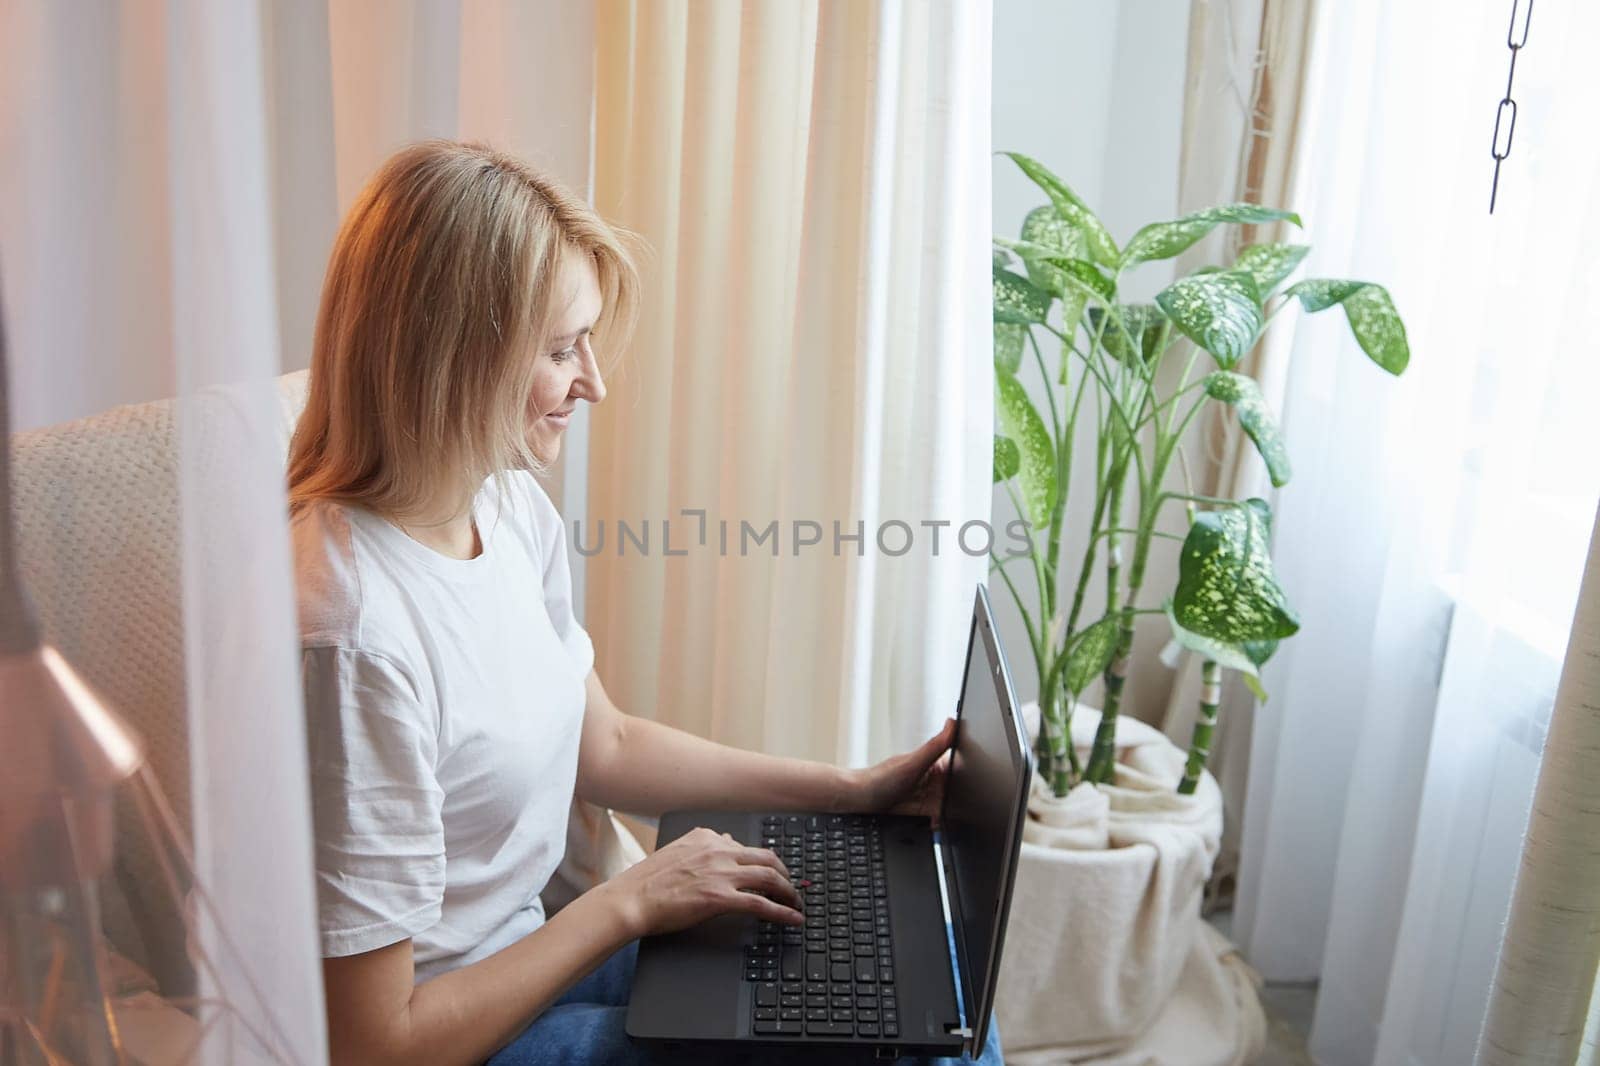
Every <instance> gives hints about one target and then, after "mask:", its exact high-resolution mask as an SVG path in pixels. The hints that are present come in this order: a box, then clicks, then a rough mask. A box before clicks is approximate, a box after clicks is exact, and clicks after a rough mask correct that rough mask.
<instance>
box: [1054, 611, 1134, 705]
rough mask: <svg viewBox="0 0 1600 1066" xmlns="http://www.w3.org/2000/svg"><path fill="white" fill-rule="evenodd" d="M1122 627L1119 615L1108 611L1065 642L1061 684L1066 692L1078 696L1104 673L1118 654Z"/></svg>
mask: <svg viewBox="0 0 1600 1066" xmlns="http://www.w3.org/2000/svg"><path fill="white" fill-rule="evenodd" d="M1121 626H1122V622H1121V619H1120V617H1119V616H1117V615H1114V614H1108V615H1106V616H1105V617H1104V618H1102V619H1100V621H1098V622H1096V623H1095V624H1094V625H1092V626H1090V627H1089V628H1088V629H1085V630H1083V631H1082V632H1080V633H1077V634H1076V635H1074V636H1073V637H1072V639H1071V640H1070V641H1068V642H1067V665H1066V669H1064V670H1063V671H1062V672H1061V683H1062V684H1063V685H1064V686H1066V689H1067V691H1068V692H1070V693H1072V694H1073V695H1074V696H1076V695H1078V694H1079V693H1081V692H1082V691H1083V690H1084V689H1086V688H1088V687H1089V686H1090V685H1091V684H1093V683H1094V679H1095V678H1097V677H1099V676H1100V675H1101V674H1103V673H1105V669H1106V667H1107V666H1108V665H1110V663H1111V657H1112V656H1113V655H1115V654H1116V653H1117V637H1118V635H1119V633H1118V631H1119V630H1120V629H1121Z"/></svg>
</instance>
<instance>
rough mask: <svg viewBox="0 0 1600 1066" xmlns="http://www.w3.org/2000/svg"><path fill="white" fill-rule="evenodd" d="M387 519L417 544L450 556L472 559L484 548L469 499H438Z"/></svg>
mask: <svg viewBox="0 0 1600 1066" xmlns="http://www.w3.org/2000/svg"><path fill="white" fill-rule="evenodd" d="M389 520H390V521H391V522H393V523H394V524H395V525H396V526H399V527H400V531H401V532H403V533H404V534H405V535H406V536H408V537H410V538H411V539H412V540H414V541H416V542H417V543H418V544H421V545H424V546H425V547H428V548H432V549H433V550H434V551H436V552H438V553H439V554H441V555H447V556H449V557H450V558H452V559H475V558H477V557H478V555H479V554H480V553H481V552H482V551H483V542H482V540H481V539H480V538H479V536H478V527H477V523H476V522H474V521H473V516H472V501H471V499H470V498H468V499H466V500H465V501H464V502H457V503H440V504H438V505H435V506H431V507H426V508H422V509H420V510H418V511H415V512H411V513H407V514H404V515H390V516H389Z"/></svg>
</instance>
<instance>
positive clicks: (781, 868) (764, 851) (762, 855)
mask: <svg viewBox="0 0 1600 1066" xmlns="http://www.w3.org/2000/svg"><path fill="white" fill-rule="evenodd" d="M734 860H735V861H736V862H738V863H740V864H741V865H745V866H770V867H771V868H772V869H774V870H776V871H777V872H778V873H780V874H782V875H783V877H784V878H785V879H787V878H788V877H789V867H787V866H785V865H784V864H783V860H782V859H780V858H778V854H777V852H775V851H773V850H772V849H771V848H746V847H741V848H740V849H739V850H738V852H736V853H735V854H734Z"/></svg>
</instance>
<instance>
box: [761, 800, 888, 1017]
mask: <svg viewBox="0 0 1600 1066" xmlns="http://www.w3.org/2000/svg"><path fill="white" fill-rule="evenodd" d="M761 846H762V847H766V848H771V849H772V850H773V851H775V852H777V853H778V857H779V858H781V859H782V860H783V862H784V865H785V866H787V867H788V868H789V875H790V878H791V879H792V880H793V882H794V885H795V887H796V888H797V889H799V890H800V892H801V894H802V895H803V896H804V897H805V905H806V909H805V915H806V924H805V927H804V928H803V929H802V928H798V927H794V926H786V925H779V924H777V923H776V922H761V923H760V924H759V925H758V926H757V928H756V935H755V942H754V943H751V944H746V945H745V948H744V979H745V981H747V982H748V983H750V984H752V985H754V986H755V988H754V993H755V994H754V995H753V996H752V997H751V1001H752V1003H753V1004H754V1005H753V1007H752V1008H751V1009H752V1010H753V1011H754V1012H755V1013H754V1016H753V1017H752V1019H751V1028H752V1030H753V1031H754V1032H755V1033H757V1034H758V1035H762V1034H783V1035H787V1036H800V1035H805V1036H832V1037H869V1038H870V1037H880V1038H885V1037H898V1036H899V1035H900V1015H899V1005H898V1003H897V1002H896V1000H895V973H894V951H893V946H892V944H891V942H890V940H891V938H890V933H889V891H888V882H887V880H886V878H885V876H884V864H883V840H882V838H881V834H880V830H879V828H878V825H877V824H876V822H875V821H874V820H872V819H870V818H863V817H859V816H854V815H841V814H827V815H821V814H813V815H799V814H794V815H769V816H767V817H765V818H763V819H762V820H761Z"/></svg>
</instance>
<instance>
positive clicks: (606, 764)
mask: <svg viewBox="0 0 1600 1066" xmlns="http://www.w3.org/2000/svg"><path fill="white" fill-rule="evenodd" d="M619 718H620V719H621V721H620V722H619V723H618V724H617V725H616V726H615V728H614V730H613V731H612V732H613V733H614V740H613V742H612V744H611V747H610V751H609V757H608V758H605V759H604V760H603V762H601V763H600V764H599V765H596V766H595V768H594V772H593V773H590V774H588V775H587V779H586V780H585V781H584V782H583V786H584V787H583V788H582V791H583V792H584V793H585V798H586V799H590V800H592V801H594V802H597V803H600V804H602V805H604V806H607V807H615V808H617V809H619V810H623V811H630V812H633V813H636V814H644V815H650V816H655V815H659V814H661V813H662V812H663V811H670V810H683V809H739V808H750V809H757V810H759V809H770V810H819V811H843V810H850V809H853V808H856V807H858V806H859V805H860V799H861V796H860V793H861V786H860V776H859V774H857V773H856V772H855V771H851V770H842V769H840V768H839V767H836V766H829V765H827V764H826V763H817V762H808V761H806V760H804V759H785V758H780V757H778V756H775V755H763V754H760V753H758V752H753V751H743V750H741V749H739V748H730V747H728V746H727V745H725V744H717V743H715V742H713V741H709V740H706V739H704V738H702V737H697V736H694V735H693V734H691V733H685V732H684V731H682V730H680V729H673V728H672V727H671V726H666V725H662V724H661V723H659V722H652V721H649V720H648V719H644V718H634V717H631V716H628V715H620V714H619Z"/></svg>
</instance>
